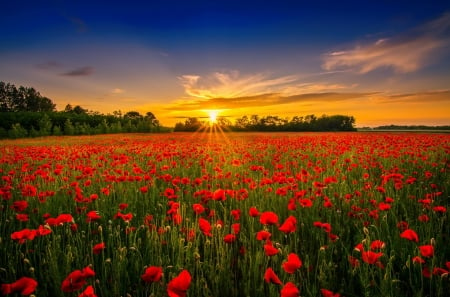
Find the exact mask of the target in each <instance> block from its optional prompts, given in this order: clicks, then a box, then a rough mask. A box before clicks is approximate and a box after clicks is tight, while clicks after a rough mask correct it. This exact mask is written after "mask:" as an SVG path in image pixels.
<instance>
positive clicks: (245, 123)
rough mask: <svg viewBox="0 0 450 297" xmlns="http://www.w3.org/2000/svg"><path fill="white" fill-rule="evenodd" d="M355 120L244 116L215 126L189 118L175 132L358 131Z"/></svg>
mask: <svg viewBox="0 0 450 297" xmlns="http://www.w3.org/2000/svg"><path fill="white" fill-rule="evenodd" d="M354 125H355V118H354V117H353V116H346V115H331V116H329V115H322V116H320V117H316V116H315V115H313V114H310V115H306V116H294V117H293V118H292V119H289V118H281V117H279V116H272V115H268V116H263V117H260V116H258V115H251V116H246V115H245V116H243V117H241V118H237V119H236V120H235V122H234V124H233V123H232V122H231V121H230V120H229V119H228V118H226V117H218V119H217V121H216V122H215V123H213V124H211V123H209V122H208V121H200V120H199V119H198V118H195V117H191V118H187V119H186V120H185V122H184V123H183V122H179V123H177V124H176V125H175V128H174V131H175V132H177V131H179V132H181V131H198V130H202V129H207V128H208V127H210V126H211V127H212V128H213V129H212V130H214V128H220V129H222V130H225V131H273V132H275V131H356V128H355V127H354Z"/></svg>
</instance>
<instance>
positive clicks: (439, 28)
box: [322, 13, 450, 73]
mask: <svg viewBox="0 0 450 297" xmlns="http://www.w3.org/2000/svg"><path fill="white" fill-rule="evenodd" d="M449 43H450V13H446V14H444V15H443V16H441V17H440V18H438V19H436V20H434V21H431V22H429V23H427V24H424V25H422V26H421V27H419V28H416V29H414V30H412V31H411V32H408V33H406V34H403V35H398V36H392V37H389V38H383V39H379V40H377V41H374V42H372V43H370V44H363V45H358V46H356V47H355V48H353V49H349V50H343V51H336V52H331V53H328V54H326V55H325V56H324V62H323V65H322V67H323V68H324V69H325V70H336V69H349V68H350V69H353V70H354V71H356V72H359V73H367V72H370V71H373V70H375V69H377V68H385V67H390V68H392V69H394V71H396V72H399V73H406V72H413V71H416V70H418V69H420V68H421V67H423V66H424V65H426V64H427V63H428V62H429V61H430V59H431V58H432V55H433V54H434V53H435V52H436V51H437V50H438V49H442V48H443V47H445V46H446V45H448V44H449Z"/></svg>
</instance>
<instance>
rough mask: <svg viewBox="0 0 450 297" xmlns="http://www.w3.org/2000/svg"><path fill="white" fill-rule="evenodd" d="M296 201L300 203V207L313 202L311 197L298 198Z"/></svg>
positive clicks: (307, 206) (311, 204) (310, 204)
mask: <svg viewBox="0 0 450 297" xmlns="http://www.w3.org/2000/svg"><path fill="white" fill-rule="evenodd" d="M298 203H300V206H301V207H306V208H309V207H311V206H313V202H312V201H311V199H308V198H303V199H300V200H299V201H298Z"/></svg>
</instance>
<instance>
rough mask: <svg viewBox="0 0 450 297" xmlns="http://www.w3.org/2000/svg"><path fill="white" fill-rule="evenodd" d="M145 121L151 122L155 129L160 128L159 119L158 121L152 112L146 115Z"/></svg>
mask: <svg viewBox="0 0 450 297" xmlns="http://www.w3.org/2000/svg"><path fill="white" fill-rule="evenodd" d="M145 119H147V120H149V121H150V124H151V125H152V126H154V127H157V126H159V121H158V119H156V117H155V115H154V114H153V113H152V112H150V111H149V112H147V113H146V114H145Z"/></svg>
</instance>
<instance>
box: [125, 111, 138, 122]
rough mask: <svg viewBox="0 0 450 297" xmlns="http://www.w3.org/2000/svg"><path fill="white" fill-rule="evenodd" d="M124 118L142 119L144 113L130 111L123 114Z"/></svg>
mask: <svg viewBox="0 0 450 297" xmlns="http://www.w3.org/2000/svg"><path fill="white" fill-rule="evenodd" d="M123 118H124V119H129V120H140V119H142V115H141V114H140V113H139V112H138V111H129V112H127V113H126V114H124V115H123Z"/></svg>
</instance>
